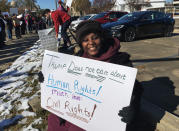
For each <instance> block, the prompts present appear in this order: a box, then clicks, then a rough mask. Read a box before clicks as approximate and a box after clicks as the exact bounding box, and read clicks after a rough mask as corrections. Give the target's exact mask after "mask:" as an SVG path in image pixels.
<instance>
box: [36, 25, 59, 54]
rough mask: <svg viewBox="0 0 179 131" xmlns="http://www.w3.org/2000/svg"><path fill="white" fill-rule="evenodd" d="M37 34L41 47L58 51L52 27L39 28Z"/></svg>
mask: <svg viewBox="0 0 179 131" xmlns="http://www.w3.org/2000/svg"><path fill="white" fill-rule="evenodd" d="M38 35H39V39H40V41H41V45H42V48H43V49H46V50H47V49H48V50H51V51H58V47H57V45H58V40H57V39H56V38H55V31H54V29H53V28H50V29H45V30H39V31H38Z"/></svg>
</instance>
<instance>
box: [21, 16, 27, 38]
mask: <svg viewBox="0 0 179 131" xmlns="http://www.w3.org/2000/svg"><path fill="white" fill-rule="evenodd" d="M20 22H21V25H20V28H21V35H25V32H26V22H25V17H24V14H23V15H22V17H21V18H20Z"/></svg>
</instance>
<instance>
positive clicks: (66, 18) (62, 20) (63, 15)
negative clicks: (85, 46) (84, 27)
mask: <svg viewBox="0 0 179 131" xmlns="http://www.w3.org/2000/svg"><path fill="white" fill-rule="evenodd" d="M44 14H45V16H46V17H47V18H49V17H51V18H52V20H53V22H54V26H55V31H56V38H58V32H59V26H60V25H61V36H62V38H63V42H64V46H65V47H69V46H71V41H70V38H69V36H68V34H67V29H68V28H69V26H70V24H71V16H70V15H69V14H68V13H67V12H65V11H62V10H55V11H52V12H51V11H50V10H49V9H46V10H45V11H44Z"/></svg>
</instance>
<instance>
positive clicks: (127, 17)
mask: <svg viewBox="0 0 179 131" xmlns="http://www.w3.org/2000/svg"><path fill="white" fill-rule="evenodd" d="M143 14H144V13H142V12H134V13H129V14H126V15H124V16H122V17H121V18H119V19H118V21H121V20H135V19H138V18H139V17H140V16H142V15H143Z"/></svg>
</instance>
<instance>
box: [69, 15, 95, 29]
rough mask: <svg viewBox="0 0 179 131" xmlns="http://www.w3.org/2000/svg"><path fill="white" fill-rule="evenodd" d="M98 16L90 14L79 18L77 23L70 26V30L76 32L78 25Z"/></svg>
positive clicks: (74, 22) (73, 22)
mask: <svg viewBox="0 0 179 131" xmlns="http://www.w3.org/2000/svg"><path fill="white" fill-rule="evenodd" d="M95 15H96V14H88V15H86V16H82V17H80V18H78V19H77V20H75V21H72V22H71V24H70V29H71V30H76V27H77V26H78V24H79V23H80V22H82V21H84V20H89V19H90V18H92V17H93V16H95Z"/></svg>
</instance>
